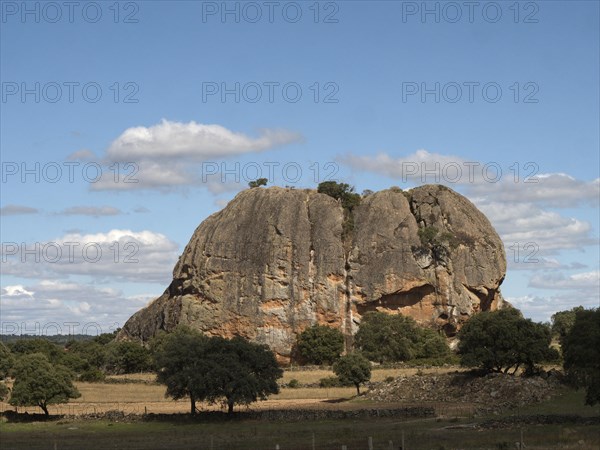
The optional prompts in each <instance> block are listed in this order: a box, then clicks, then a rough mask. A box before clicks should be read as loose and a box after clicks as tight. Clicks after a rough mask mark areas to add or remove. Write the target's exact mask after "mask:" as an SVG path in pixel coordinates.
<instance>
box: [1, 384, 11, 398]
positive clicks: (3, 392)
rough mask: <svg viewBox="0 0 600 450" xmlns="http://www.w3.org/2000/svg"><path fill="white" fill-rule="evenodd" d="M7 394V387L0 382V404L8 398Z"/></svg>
mask: <svg viewBox="0 0 600 450" xmlns="http://www.w3.org/2000/svg"><path fill="white" fill-rule="evenodd" d="M9 392H10V390H9V389H8V386H7V385H6V384H4V383H2V382H1V381H0V402H3V401H4V399H5V398H7V397H8V393H9Z"/></svg>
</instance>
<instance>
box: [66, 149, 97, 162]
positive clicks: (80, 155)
mask: <svg viewBox="0 0 600 450" xmlns="http://www.w3.org/2000/svg"><path fill="white" fill-rule="evenodd" d="M95 159H96V155H95V154H94V152H93V151H91V150H88V149H81V150H77V151H76V152H73V153H71V154H70V155H69V156H67V160H68V161H93V160H95Z"/></svg>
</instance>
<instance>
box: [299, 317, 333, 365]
mask: <svg viewBox="0 0 600 450" xmlns="http://www.w3.org/2000/svg"><path fill="white" fill-rule="evenodd" d="M296 346H297V349H298V353H299V354H300V357H301V358H302V360H303V362H306V363H307V364H317V365H321V364H333V363H334V362H335V360H336V359H338V358H339V357H340V355H341V354H342V352H343V351H344V336H343V335H342V333H341V332H340V331H339V330H338V329H335V328H331V327H328V326H326V325H313V326H312V327H308V328H306V329H305V330H304V331H303V332H302V333H300V334H299V335H298V337H297V340H296Z"/></svg>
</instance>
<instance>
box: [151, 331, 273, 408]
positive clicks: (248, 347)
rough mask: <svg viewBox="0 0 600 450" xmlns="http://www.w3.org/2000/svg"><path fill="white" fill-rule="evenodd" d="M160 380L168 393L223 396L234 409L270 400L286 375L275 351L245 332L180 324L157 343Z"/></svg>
mask: <svg viewBox="0 0 600 450" xmlns="http://www.w3.org/2000/svg"><path fill="white" fill-rule="evenodd" d="M152 348H153V353H154V355H155V356H154V358H155V366H156V368H157V374H158V380H159V381H160V382H162V383H164V384H166V385H167V395H168V396H171V397H173V398H183V397H185V396H189V397H190V401H191V412H192V414H193V413H194V412H195V410H196V408H195V402H196V401H207V402H209V403H217V402H223V403H224V404H226V405H227V407H228V412H229V413H232V412H233V408H234V405H236V404H249V403H251V402H254V401H256V400H258V399H261V400H264V399H266V398H267V396H268V395H269V394H276V393H278V392H279V387H278V385H277V379H278V378H280V377H281V376H282V375H283V371H282V370H281V368H279V366H278V364H277V361H276V359H275V355H274V354H273V352H272V351H271V350H270V349H269V348H268V347H267V346H263V345H258V344H254V343H251V342H248V341H247V340H245V339H243V338H239V337H238V338H233V339H231V340H229V339H224V338H221V337H210V338H207V337H204V336H202V335H200V334H199V333H197V332H195V331H191V330H189V329H178V330H176V331H175V332H174V333H172V334H170V335H165V336H161V337H160V338H159V339H158V341H157V342H155V343H153V344H152Z"/></svg>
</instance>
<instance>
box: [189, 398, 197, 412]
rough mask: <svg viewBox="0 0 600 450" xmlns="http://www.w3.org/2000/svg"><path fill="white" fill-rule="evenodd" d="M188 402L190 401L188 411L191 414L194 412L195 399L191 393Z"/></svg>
mask: <svg viewBox="0 0 600 450" xmlns="http://www.w3.org/2000/svg"><path fill="white" fill-rule="evenodd" d="M190 403H191V410H190V413H191V414H192V416H193V415H195V414H196V399H195V398H194V396H193V395H190Z"/></svg>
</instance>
